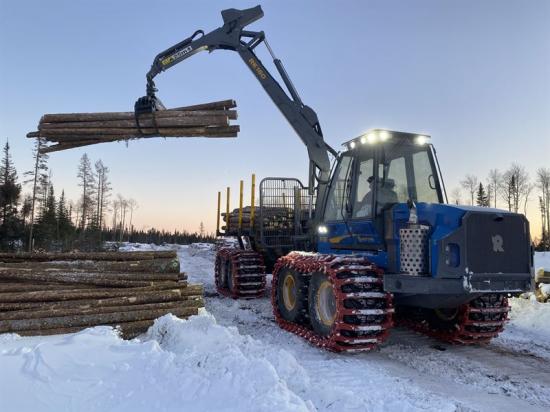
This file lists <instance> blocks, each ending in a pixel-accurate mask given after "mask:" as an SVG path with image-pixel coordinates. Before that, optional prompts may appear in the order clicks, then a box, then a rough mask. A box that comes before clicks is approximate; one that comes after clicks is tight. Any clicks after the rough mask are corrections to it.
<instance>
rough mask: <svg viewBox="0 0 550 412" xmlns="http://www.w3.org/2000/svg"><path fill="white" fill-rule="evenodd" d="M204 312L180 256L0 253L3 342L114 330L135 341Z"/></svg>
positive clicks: (199, 288)
mask: <svg viewBox="0 0 550 412" xmlns="http://www.w3.org/2000/svg"><path fill="white" fill-rule="evenodd" d="M2 262H3V263H2ZM203 306H204V301H203V288H202V285H189V284H188V283H187V277H186V276H185V274H184V273H180V267H179V261H178V258H177V254H176V252H172V251H170V252H127V253H118V252H105V253H41V254H38V253H32V254H31V253H0V334H1V333H17V334H19V335H22V336H29V335H52V334H59V333H72V332H77V331H79V330H82V329H85V328H87V327H91V326H97V325H108V326H114V327H117V328H118V329H119V330H120V333H121V336H123V337H124V338H127V339H130V338H133V337H136V336H138V335H139V334H142V333H143V332H145V331H146V330H147V329H148V328H149V327H150V326H151V325H152V324H153V322H154V320H155V319H156V318H158V317H160V316H163V315H165V314H167V313H172V314H173V315H175V316H178V317H181V318H186V317H188V316H191V315H196V314H197V313H198V309H199V308H201V307H203Z"/></svg>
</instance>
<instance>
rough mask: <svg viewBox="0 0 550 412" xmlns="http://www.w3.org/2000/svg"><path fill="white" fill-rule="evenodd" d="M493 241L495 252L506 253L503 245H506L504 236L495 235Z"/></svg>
mask: <svg viewBox="0 0 550 412" xmlns="http://www.w3.org/2000/svg"><path fill="white" fill-rule="evenodd" d="M491 240H492V241H493V252H504V249H503V248H502V245H503V244H504V240H503V239H502V236H500V235H494V236H492V237H491Z"/></svg>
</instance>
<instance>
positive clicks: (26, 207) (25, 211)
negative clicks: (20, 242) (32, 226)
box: [21, 193, 32, 225]
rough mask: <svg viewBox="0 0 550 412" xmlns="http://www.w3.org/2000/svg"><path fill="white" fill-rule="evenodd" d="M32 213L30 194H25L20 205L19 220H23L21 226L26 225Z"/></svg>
mask: <svg viewBox="0 0 550 412" xmlns="http://www.w3.org/2000/svg"><path fill="white" fill-rule="evenodd" d="M31 212H32V196H31V195H30V194H28V193H27V194H26V195H25V198H24V199H23V204H22V205H21V218H22V219H23V224H24V225H27V224H28V223H29V222H28V220H30V216H31Z"/></svg>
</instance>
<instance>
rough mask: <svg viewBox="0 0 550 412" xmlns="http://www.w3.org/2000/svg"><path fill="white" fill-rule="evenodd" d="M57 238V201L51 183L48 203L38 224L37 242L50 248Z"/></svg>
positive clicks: (40, 245)
mask: <svg viewBox="0 0 550 412" xmlns="http://www.w3.org/2000/svg"><path fill="white" fill-rule="evenodd" d="M57 238H58V236H57V215H56V201H55V194H54V189H53V185H51V184H50V187H49V189H48V191H47V196H46V204H45V205H44V207H43V208H42V211H41V213H40V216H39V217H38V220H37V224H36V244H37V245H38V246H39V247H41V248H44V249H47V250H50V249H52V248H53V246H54V242H55V241H56V239H57Z"/></svg>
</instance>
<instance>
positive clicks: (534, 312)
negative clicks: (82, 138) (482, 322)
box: [493, 296, 550, 359]
mask: <svg viewBox="0 0 550 412" xmlns="http://www.w3.org/2000/svg"><path fill="white" fill-rule="evenodd" d="M510 305H511V307H512V310H511V312H510V316H509V317H510V321H509V322H508V324H507V325H506V327H505V328H504V331H503V332H502V333H501V334H500V335H499V336H498V338H496V339H495V340H494V341H493V342H494V343H495V344H497V345H499V346H505V347H509V348H514V349H517V350H520V351H523V352H525V353H530V354H533V355H536V356H539V357H542V358H545V359H550V304H549V303H540V302H537V301H536V299H535V298H534V296H533V297H532V298H531V299H521V298H512V299H510Z"/></svg>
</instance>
